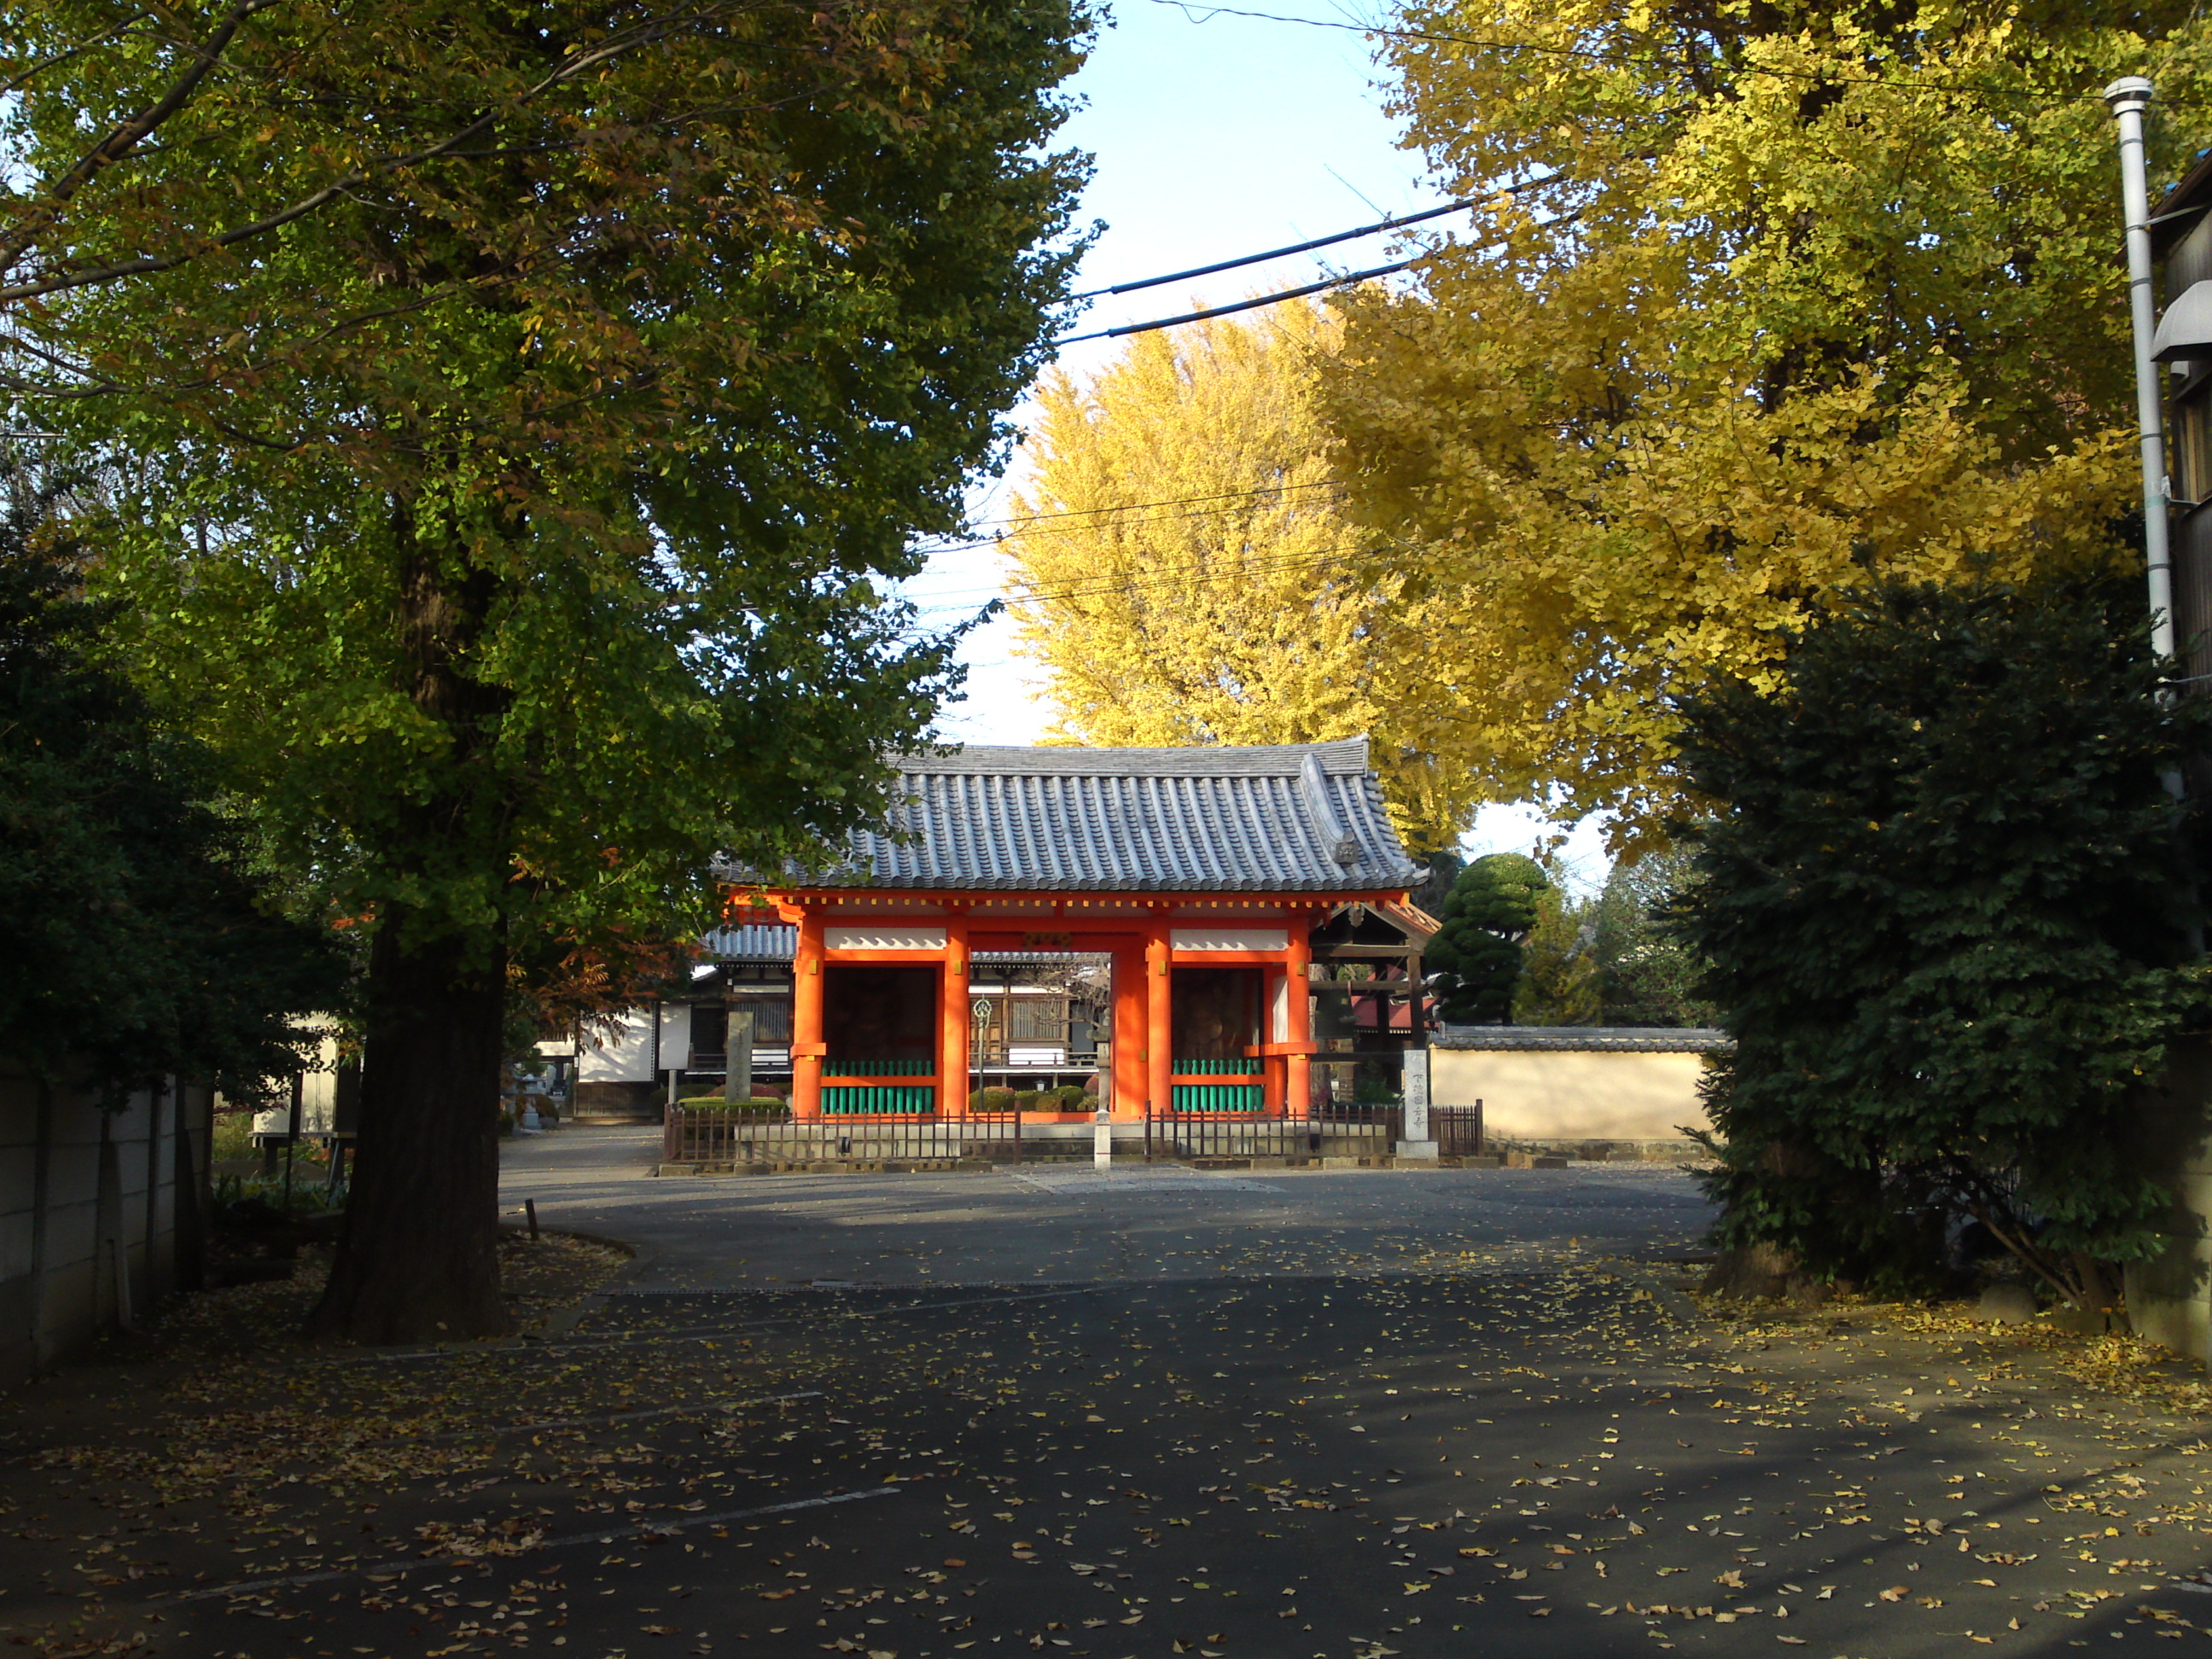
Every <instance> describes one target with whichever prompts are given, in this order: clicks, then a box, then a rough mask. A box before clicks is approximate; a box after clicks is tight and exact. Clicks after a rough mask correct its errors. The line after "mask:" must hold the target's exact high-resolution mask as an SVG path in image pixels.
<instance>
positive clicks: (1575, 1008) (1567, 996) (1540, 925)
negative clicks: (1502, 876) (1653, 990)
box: [1512, 870, 1605, 1025]
mask: <svg viewBox="0 0 2212 1659" xmlns="http://www.w3.org/2000/svg"><path fill="white" fill-rule="evenodd" d="M1546 874H1547V877H1548V878H1549V879H1548V881H1547V884H1546V885H1545V886H1544V887H1543V888H1542V889H1541V890H1539V891H1538V892H1537V894H1536V923H1535V926H1534V927H1531V928H1529V930H1528V936H1527V937H1526V938H1525V939H1522V941H1521V977H1520V980H1519V981H1517V982H1516V984H1515V985H1514V987H1513V1005H1512V1006H1513V1023H1514V1024H1516V1025H1595V1024H1598V1022H1599V1021H1600V1020H1601V1019H1602V1018H1604V1010H1605V987H1604V974H1603V970H1602V967H1601V963H1600V962H1599V960H1598V954H1597V921H1596V910H1597V906H1596V902H1595V900H1592V899H1589V898H1581V897H1577V896H1576V895H1575V894H1574V893H1572V892H1571V891H1570V890H1568V889H1567V887H1566V885H1565V884H1564V883H1563V882H1561V881H1560V880H1559V878H1558V872H1557V871H1556V870H1549V871H1547V872H1546Z"/></svg>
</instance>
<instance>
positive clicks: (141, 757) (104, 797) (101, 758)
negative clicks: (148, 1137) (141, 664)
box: [0, 490, 346, 1100]
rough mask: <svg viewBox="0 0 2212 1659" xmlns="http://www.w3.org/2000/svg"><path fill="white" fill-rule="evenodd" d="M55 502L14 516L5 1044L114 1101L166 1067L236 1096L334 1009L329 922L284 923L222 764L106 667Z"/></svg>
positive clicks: (0, 848) (1, 563)
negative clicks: (301, 1020)
mask: <svg viewBox="0 0 2212 1659" xmlns="http://www.w3.org/2000/svg"><path fill="white" fill-rule="evenodd" d="M50 504H51V498H50V497H49V496H46V495H42V494H41V493H40V492H38V491H34V490H25V491H23V492H21V493H20V494H19V495H18V496H17V499H16V500H15V502H14V503H13V504H12V505H11V506H10V507H9V508H8V509H7V510H6V511H5V513H4V514H0V1052H3V1053H5V1054H7V1056H8V1057H9V1059H10V1060H14V1061H15V1062H16V1063H18V1064H22V1065H27V1066H29V1067H30V1068H31V1069H33V1071H34V1072H36V1073H40V1074H42V1075H43V1076H45V1077H46V1078H48V1079H53V1080H55V1081H67V1082H69V1083H70V1084H73V1085H80V1086H89V1087H91V1088H92V1089H94V1091H98V1092H100V1093H101V1094H103V1095H105V1096H106V1097H109V1098H111V1099H118V1100H119V1098H120V1097H121V1096H122V1095H124V1094H125V1092H127V1091H130V1090H131V1089H134V1088H140V1087H144V1086H147V1085H151V1084H154V1083H155V1082H156V1081H158V1080H159V1079H161V1078H163V1077H165V1076H167V1075H170V1074H182V1075H184V1076H185V1077H187V1078H193V1079H201V1080H206V1081H212V1082H215V1083H217V1084H219V1085H222V1086H223V1087H224V1088H225V1090H226V1091H228V1092H230V1093H232V1094H234V1095H235V1096H238V1097H251V1096H252V1095H253V1094H254V1093H257V1092H259V1091H261V1090H262V1088H263V1087H264V1083H265V1080H267V1079H271V1078H274V1077H276V1076H278V1075H281V1074H282V1073H287V1072H289V1071H291V1070H293V1069H295V1067H296V1066H298V1065H299V1064H300V1063H301V1057H302V1056H301V1048H300V1044H299V1040H298V1037H299V1034H298V1032H297V1030H295V1027H294V1024H293V1020H294V1018H295V1017H297V1016H305V1015H310V1014H325V1015H326V1014H330V1013H332V1012H339V1011H340V1010H341V1008H342V1006H343V1002H344V999H345V993H346V987H345V977H346V963H345V961H344V959H343V956H342V955H341V953H340V951H338V950H337V947H336V945H335V943H334V940H333V937H332V935H331V933H330V932H329V930H328V929H326V928H319V927H313V926H310V925H306V924H302V923H300V922H295V921H288V920H287V919H286V918H285V917H284V915H283V914H282V909H281V906H280V905H279V903H278V902H277V900H278V898H279V897H280V895H279V894H277V893H276V892H274V891H272V890H271V884H270V879H269V877H268V873H267V872H265V871H264V870H261V869H259V868H258V867H257V865H256V861H255V858H254V847H253V843H252V839H251V837H250V836H247V835H246V833H244V831H243V829H242V828H241V826H240V824H239V823H237V822H236V821H234V820H233V819H230V818H228V817H224V816H222V814H220V813H218V812H216V811H214V810H213V809H212V808H211V807H210V805H207V798H208V797H209V795H210V793H212V791H213V787H214V782H213V781H214V777H215V769H214V768H213V767H212V765H211V764H210V757H209V756H208V755H207V754H206V753H205V752H204V750H201V749H200V748H199V747H198V746H197V744H193V743H191V741H189V740H188V739H186V738H181V737H179V736H178V735H177V734H175V733H174V732H165V731H163V730H162V729H161V727H160V726H159V725H158V723H157V722H156V721H155V718H154V715H153V711H152V710H151V709H150V708H149V707H148V705H147V702H146V700H145V699H144V698H143V696H140V695H139V694H138V693H137V691H136V690H134V689H133V688H132V687H131V685H130V684H128V683H127V682H126V681H125V679H124V678H122V677H121V676H120V675H118V674H117V673H116V672H114V671H112V669H111V668H109V667H107V666H105V665H103V664H102V662H101V660H100V658H101V655H102V653H101V649H100V640H101V635H102V633H103V632H104V631H105V630H106V629H109V628H111V627H112V623H113V622H114V620H115V618H114V616H113V613H112V610H111V609H109V608H107V607H104V606H100V605H94V604H91V603H88V601H87V600H85V599H84V598H83V597H82V592H81V585H82V571H81V568H79V565H78V562H77V553H78V550H76V549H75V548H74V547H73V546H72V545H71V544H70V543H69V541H68V540H67V539H66V538H65V537H63V536H61V535H59V534H58V533H56V529H55V526H53V525H52V522H51V520H49V518H48V516H47V508H48V507H49V506H50Z"/></svg>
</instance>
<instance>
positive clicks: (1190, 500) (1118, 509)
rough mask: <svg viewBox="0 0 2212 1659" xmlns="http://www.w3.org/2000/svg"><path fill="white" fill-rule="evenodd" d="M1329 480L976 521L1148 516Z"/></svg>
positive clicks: (1320, 485)
mask: <svg viewBox="0 0 2212 1659" xmlns="http://www.w3.org/2000/svg"><path fill="white" fill-rule="evenodd" d="M1335 488H1336V485H1335V484H1334V483H1333V482H1332V481H1330V480H1328V479H1325V478H1322V479H1316V480H1315V481H1314V482H1313V483H1289V484H1262V485H1261V486H1260V487H1259V488H1258V489H1224V490H1219V491H1217V492H1216V493H1214V494H1212V495H1172V496H1170V497H1169V498H1168V499H1167V500H1165V501H1117V502H1115V504H1114V505H1113V506H1111V507H1066V508H1064V509H1062V510H1061V511H1060V512H1057V513H1015V514H1014V515H1012V517H1010V518H1005V519H977V520H974V521H973V522H974V523H975V526H977V527H979V528H980V527H981V526H984V525H987V524H1037V523H1041V522H1042V521H1043V520H1047V519H1088V518H1094V517H1096V516H1097V515H1098V514H1099V513H1139V512H1148V511H1150V510H1151V509H1152V508H1153V507H1191V506H1194V505H1195V504H1196V503H1198V502H1200V501H1244V500H1247V499H1249V498H1250V497H1252V496H1255V495H1286V494H1288V493H1289V492H1290V491H1291V490H1293V489H1335Z"/></svg>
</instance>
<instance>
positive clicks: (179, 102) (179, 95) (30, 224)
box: [0, 0, 285, 270]
mask: <svg viewBox="0 0 2212 1659" xmlns="http://www.w3.org/2000/svg"><path fill="white" fill-rule="evenodd" d="M283 3H285V0H232V4H231V8H230V10H229V12H228V14H227V15H225V16H224V18H223V20H222V22H221V23H220V24H219V25H217V27H216V31H215V33H214V34H213V35H212V36H210V38H209V39H208V40H207V41H206V42H205V43H204V44H203V43H201V42H198V41H191V43H190V44H191V61H190V62H189V63H188V64H187V65H186V67H185V72H184V73H183V74H182V75H180V76H178V77H177V79H176V82H175V83H174V84H173V85H172V86H171V87H170V88H169V89H168V91H167V92H166V93H164V94H162V95H161V97H160V98H159V99H157V100H155V102H154V104H153V105H152V106H150V107H149V108H147V109H143V110H141V111H140V112H138V113H137V114H136V115H134V116H132V117H131V118H130V119H129V120H127V121H125V122H123V123H121V124H120V125H118V126H117V127H116V128H115V129H114V130H113V131H111V132H110V133H109V134H108V135H107V137H105V138H103V139H101V140H100V142H99V143H96V144H94V146H93V147H92V148H91V149H88V150H87V151H86V152H85V153H84V154H83V155H80V156H79V157H78V158H77V160H76V165H75V166H73V167H70V170H69V171H68V172H66V173H64V174H62V176H61V177H60V178H59V179H57V180H56V181H55V183H54V185H52V188H51V189H49V190H48V191H46V201H45V202H44V203H43V204H41V205H40V207H39V208H38V209H37V210H34V211H33V213H32V215H31V216H30V217H29V218H28V219H27V221H26V222H24V223H23V224H22V225H21V226H20V227H18V228H17V229H16V230H15V234H12V235H9V236H5V237H0V270H6V269H7V268H8V267H9V266H10V265H12V264H15V262H16V261H17V260H18V259H20V258H22V257H23V255H24V254H25V253H26V252H27V251H29V250H30V249H31V248H32V247H33V246H36V245H37V243H38V240H39V237H40V234H41V233H42V232H44V231H46V230H47V229H50V228H52V225H53V223H54V221H55V220H56V219H57V218H58V217H59V216H60V213H61V210H62V209H64V208H65V207H67V206H68V205H69V204H70V203H71V202H72V201H74V200H75V199H76V194H77V192H78V191H81V190H82V189H83V188H84V187H85V186H86V185H88V184H90V183H91V182H92V181H93V180H94V179H97V178H98V177H99V176H100V174H101V173H105V172H106V171H107V169H108V168H110V167H113V166H114V165H115V164H116V163H117V162H118V161H122V160H123V159H124V158H125V156H127V155H130V154H131V151H132V150H134V149H137V147H138V146H139V144H141V143H143V142H144V141H145V140H146V139H147V138H148V137H149V136H151V135H152V134H153V133H154V132H155V131H158V130H159V128H160V127H161V123H163V122H164V121H166V120H167V119H168V118H170V117H171V116H173V115H174V114H175V113H176V112H178V111H179V110H180V109H182V108H183V107H184V106H185V105H186V104H188V103H190V102H191V98H192V94H194V93H195V92H197V91H198V90H199V86H200V82H203V81H204V80H206V79H207V77H208V76H209V75H210V73H212V72H213V70H214V69H215V66H216V64H217V63H219V62H220V61H221V60H222V54H223V53H224V52H226V51H228V49H229V46H230V43H231V42H232V41H233V40H236V39H237V38H238V31H239V30H240V28H241V27H244V26H245V24H246V20H247V19H249V18H251V17H252V16H254V15H256V14H258V13H260V12H264V11H267V10H268V9H270V8H271V7H272V6H279V5H282V4H283ZM187 39H188V40H189V37H187Z"/></svg>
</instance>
